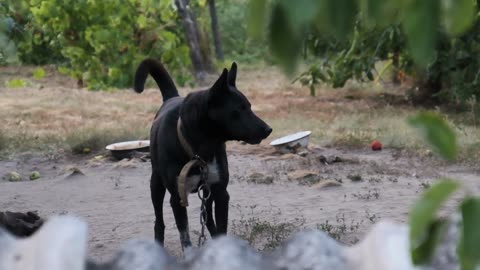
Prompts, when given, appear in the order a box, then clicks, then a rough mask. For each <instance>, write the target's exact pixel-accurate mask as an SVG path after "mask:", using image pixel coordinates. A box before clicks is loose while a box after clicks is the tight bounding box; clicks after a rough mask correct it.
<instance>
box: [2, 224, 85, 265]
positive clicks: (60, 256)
mask: <svg viewBox="0 0 480 270" xmlns="http://www.w3.org/2000/svg"><path fill="white" fill-rule="evenodd" d="M6 234H7V233H6V232H5V231H1V232H0V247H1V248H0V270H24V269H29V270H36V269H38V270H43V269H48V270H64V269H69V270H83V269H84V267H85V253H86V246H87V226H86V223H85V222H83V221H80V220H79V219H77V218H74V217H70V216H59V217H53V218H51V219H49V220H48V221H47V222H46V223H45V224H44V225H43V226H42V227H41V229H40V230H38V231H37V232H36V233H35V234H34V235H33V236H31V237H29V238H26V239H16V238H13V237H12V236H8V235H6Z"/></svg>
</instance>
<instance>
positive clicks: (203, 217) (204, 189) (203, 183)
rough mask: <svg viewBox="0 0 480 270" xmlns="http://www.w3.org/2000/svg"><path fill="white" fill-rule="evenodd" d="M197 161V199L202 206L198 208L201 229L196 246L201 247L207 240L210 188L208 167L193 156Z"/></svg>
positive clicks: (197, 157)
mask: <svg viewBox="0 0 480 270" xmlns="http://www.w3.org/2000/svg"><path fill="white" fill-rule="evenodd" d="M195 158H196V159H197V160H199V161H200V163H201V164H200V186H199V187H198V191H197V194H198V198H200V200H201V202H202V204H201V206H200V225H201V226H202V229H201V231H200V236H199V237H198V246H203V244H205V241H206V240H207V236H206V235H205V226H206V225H207V218H208V213H207V200H208V199H209V198H210V195H211V192H210V186H209V185H208V182H207V180H208V165H207V163H206V162H205V161H204V160H202V159H201V158H200V157H199V156H195Z"/></svg>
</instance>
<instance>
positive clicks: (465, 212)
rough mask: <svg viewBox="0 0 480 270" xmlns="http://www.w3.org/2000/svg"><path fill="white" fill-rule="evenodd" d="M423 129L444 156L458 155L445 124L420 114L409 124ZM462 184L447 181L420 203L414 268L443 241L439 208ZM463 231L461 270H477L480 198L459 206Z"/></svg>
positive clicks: (414, 222) (413, 232)
mask: <svg viewBox="0 0 480 270" xmlns="http://www.w3.org/2000/svg"><path fill="white" fill-rule="evenodd" d="M409 122H410V124H411V125H412V126H414V127H417V128H420V130H422V131H423V132H422V133H423V135H424V136H425V138H426V139H427V141H428V142H429V143H430V144H431V145H432V146H434V147H435V148H436V149H437V150H439V152H440V153H441V154H442V156H443V157H444V158H447V159H452V158H454V157H455V154H456V152H457V145H456V136H455V134H454V132H453V131H452V130H451V129H450V128H449V127H448V125H447V124H446V123H445V121H444V120H442V119H441V118H440V117H439V116H438V115H436V114H433V113H420V114H418V115H417V116H415V117H413V118H411V119H410V120H409ZM458 187H459V184H458V183H457V182H453V181H452V180H444V181H441V182H439V183H437V184H435V185H434V186H433V187H432V188H431V189H430V190H429V191H427V192H425V193H424V194H423V195H422V197H421V198H420V199H419V200H418V201H417V203H416V204H415V205H414V208H413V209H412V212H411V214H410V247H411V253H412V260H413V262H414V263H415V264H424V263H427V262H428V261H429V259H430V258H431V256H432V254H433V253H434V252H435V248H436V246H437V245H438V243H439V240H440V237H441V236H442V234H443V233H444V232H445V228H446V223H445V222H444V221H442V220H441V219H438V218H437V217H436V212H438V209H439V208H440V206H441V205H442V204H443V203H445V201H446V200H447V199H448V198H449V197H450V196H451V194H452V193H453V192H454V191H455V190H456V189H458ZM460 211H461V214H462V227H461V230H460V237H459V241H458V246H457V253H458V257H459V261H460V266H461V269H462V270H474V269H477V268H478V266H480V254H479V252H478V248H479V246H480V232H479V231H478V228H479V226H480V198H478V197H475V198H466V199H464V200H463V202H462V203H461V205H460Z"/></svg>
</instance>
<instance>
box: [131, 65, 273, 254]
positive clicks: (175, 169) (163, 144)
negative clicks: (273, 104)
mask: <svg viewBox="0 0 480 270" xmlns="http://www.w3.org/2000/svg"><path fill="white" fill-rule="evenodd" d="M148 74H150V75H151V76H152V77H153V78H154V80H155V81H156V83H157V85H158V87H159V88H160V91H161V93H162V97H163V105H162V106H161V108H160V110H159V111H158V112H157V115H156V116H155V120H154V121H153V124H152V128H151V132H150V152H151V162H152V177H151V182H150V190H151V197H152V202H153V207H154V210H155V217H156V220H155V239H157V240H158V241H159V242H160V243H161V244H162V245H163V242H164V234H165V224H164V221H163V208H162V207H163V199H164V197H165V191H166V190H168V192H169V193H170V194H171V198H170V205H171V207H172V209H173V214H174V216H175V222H176V224H177V228H178V231H179V232H180V241H181V244H182V248H185V247H188V246H191V241H190V236H189V230H188V218H187V209H186V207H183V206H182V205H181V202H180V201H181V200H180V196H179V193H178V183H177V177H178V176H179V173H180V171H181V170H182V168H183V167H184V166H185V164H186V163H187V162H189V161H190V160H191V154H192V152H193V154H194V155H197V156H199V157H200V158H201V159H202V160H204V161H205V162H207V163H208V168H209V176H208V183H209V186H210V190H211V196H210V197H209V199H208V200H207V203H206V209H207V221H206V226H207V229H208V231H209V232H210V235H211V236H212V237H214V236H216V235H218V234H225V233H227V224H228V203H229V199H230V196H229V194H228V192H227V185H228V181H229V175H228V162H227V154H226V151H225V142H226V141H229V140H239V141H244V142H246V143H249V144H258V143H260V142H261V141H262V140H263V139H265V138H267V137H268V135H270V133H271V132H272V129H271V128H270V127H269V126H268V125H267V124H266V123H265V122H264V121H262V120H261V119H260V118H259V117H257V116H256V115H255V114H254V113H253V112H252V110H251V105H250V103H249V102H248V100H247V98H246V97H245V96H244V95H243V94H242V93H241V92H240V91H239V90H238V89H237V88H236V87H235V79H236V74H237V65H236V64H235V63H233V64H232V67H231V68H230V72H229V71H228V70H227V69H224V70H223V72H222V74H221V75H220V77H219V78H218V80H217V81H216V82H215V84H214V85H213V86H212V87H211V88H210V89H208V90H203V91H197V92H194V93H190V94H188V95H187V97H185V98H183V97H180V96H179V95H178V91H177V88H176V87H175V84H174V82H173V80H172V78H171V77H170V75H169V74H168V72H167V71H166V69H165V68H164V67H163V65H162V64H161V63H160V62H158V61H156V60H153V59H146V60H144V61H143V62H142V63H141V64H140V65H139V67H138V69H137V71H136V74H135V86H134V87H135V91H136V92H138V93H141V92H142V91H143V87H144V84H145V80H146V78H147V76H148ZM179 119H181V121H179ZM177 125H178V130H179V132H180V133H181V134H178V132H177ZM179 135H180V136H179ZM179 137H183V138H184V139H185V141H186V143H187V144H188V145H189V146H190V148H191V149H190V152H191V153H188V151H187V150H188V149H185V143H183V144H182V142H181V141H180V139H179ZM189 154H190V155H189ZM192 174H193V175H192ZM188 176H189V177H188V183H187V185H188V188H187V189H188V191H190V192H194V191H195V190H196V189H198V184H199V183H198V182H199V179H200V177H199V171H198V170H197V171H192V173H191V174H189V175H188ZM214 202H215V221H214V219H213V212H212V205H213V203H214Z"/></svg>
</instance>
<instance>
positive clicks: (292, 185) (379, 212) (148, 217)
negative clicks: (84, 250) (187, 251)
mask: <svg viewBox="0 0 480 270" xmlns="http://www.w3.org/2000/svg"><path fill="white" fill-rule="evenodd" d="M250 74H253V73H250ZM252 76H253V75H252ZM276 76H277V75H268V76H265V77H261V78H255V80H253V81H254V82H253V83H249V82H247V78H246V76H245V75H244V76H243V77H240V78H241V82H240V85H241V86H244V88H246V89H247V90H246V93H247V96H248V97H249V98H250V99H251V100H252V103H253V105H254V110H256V111H257V112H258V113H259V114H260V115H261V116H262V117H265V118H266V119H267V120H269V121H271V122H273V123H274V124H273V126H274V128H276V129H277V131H275V133H274V134H273V135H272V136H271V137H270V138H269V139H268V140H266V141H265V142H263V143H262V144H261V145H259V146H249V145H244V144H241V143H238V142H231V143H229V144H228V157H229V168H230V179H231V180H230V185H229V188H228V190H229V192H230V196H231V210H230V211H231V212H230V227H229V230H230V233H233V234H237V235H242V233H243V230H244V228H242V226H243V225H245V224H246V223H245V222H246V220H248V219H249V218H250V217H252V216H254V217H256V218H257V219H256V220H257V221H259V222H267V223H269V224H279V223H284V224H292V226H294V227H295V226H296V227H297V228H296V229H302V228H323V229H327V230H329V231H330V233H331V234H332V235H334V236H336V237H338V238H340V240H341V241H342V242H345V243H347V244H349V243H353V242H355V241H358V239H361V238H362V235H364V234H365V233H366V232H367V231H368V228H370V227H371V225H372V224H373V223H375V222H377V221H378V220H380V219H391V220H394V221H398V222H406V221H407V220H408V212H409V209H410V207H411V206H412V204H413V203H414V201H415V199H416V198H417V197H418V196H419V194H420V193H421V192H423V191H424V190H425V189H427V188H428V187H429V186H430V185H431V184H433V183H434V182H435V179H438V178H441V177H451V178H453V179H457V180H458V181H460V182H462V183H463V190H464V191H462V192H460V194H458V195H457V196H455V197H454V198H452V199H451V200H450V201H449V203H448V204H447V206H446V207H445V209H444V212H445V213H450V212H452V211H453V209H454V207H455V206H456V202H457V201H458V199H459V198H460V196H461V194H464V193H465V192H466V191H468V192H469V193H474V194H478V193H479V191H480V181H479V180H480V179H479V178H480V177H479V175H480V169H479V168H478V167H475V166H471V165H468V163H445V162H443V161H439V160H438V159H436V158H435V157H432V156H431V154H430V153H429V152H422V151H423V150H421V151H417V152H415V151H413V152H412V151H410V150H405V149H402V148H401V147H398V146H397V147H394V148H393V147H388V145H387V147H386V148H385V149H384V150H382V151H375V152H374V151H371V150H370V149H369V148H368V144H369V142H370V141H369V140H370V139H371V136H373V135H371V134H370V133H369V135H368V136H366V137H362V136H359V137H355V140H359V139H362V138H363V139H364V140H365V141H364V142H363V143H364V146H363V147H341V146H338V144H330V143H324V141H323V140H321V139H319V137H321V136H320V135H319V134H321V135H322V136H324V137H328V136H331V135H332V134H333V133H330V132H328V130H327V129H326V130H327V131H326V132H323V133H322V130H319V129H318V126H316V125H317V124H318V123H319V122H322V123H323V124H322V125H323V126H322V127H324V126H326V125H328V124H329V123H332V122H334V121H335V119H336V118H335V117H336V116H338V114H345V115H346V114H349V113H350V114H351V113H353V114H355V110H358V108H363V109H364V110H376V111H377V114H382V113H381V112H382V111H379V110H380V109H379V108H376V107H375V106H372V103H370V102H369V101H359V100H358V99H357V98H353V99H352V98H351V97H349V98H340V99H337V98H334V97H333V96H332V95H331V94H328V93H326V94H325V95H324V96H322V97H318V98H315V99H313V98H309V97H308V94H307V93H308V90H306V89H299V88H292V86H290V85H289V84H288V83H286V82H285V81H286V80H283V81H281V82H277V81H276V80H273V79H272V78H276ZM242 78H243V79H242ZM242 80H243V83H242ZM267 82H268V83H267ZM45 83H46V84H47V86H46V88H47V89H44V88H43V87H42V90H38V89H37V87H36V86H29V87H30V88H28V87H27V88H26V89H15V90H11V89H5V88H0V95H1V96H0V97H1V98H0V99H3V101H1V102H2V105H3V106H2V107H1V108H3V109H1V108H0V116H1V117H2V121H5V123H6V124H5V125H4V127H5V126H8V127H9V129H14V127H15V126H16V125H19V124H18V123H19V122H16V121H18V119H17V115H16V114H15V113H17V111H16V110H18V111H19V110H22V109H25V110H28V109H30V110H31V109H32V107H34V105H35V102H34V101H32V100H35V99H39V98H40V97H44V98H45V97H46V96H47V97H50V98H49V99H52V100H53V101H51V102H56V101H55V99H56V97H58V99H60V100H62V99H64V100H63V101H60V102H59V103H52V104H54V105H52V107H49V106H47V105H44V104H43V105H42V106H43V107H42V108H44V110H45V111H47V112H52V110H53V109H52V108H53V106H56V107H58V106H61V104H60V103H62V104H64V103H66V102H67V101H65V99H68V97H67V95H69V96H70V97H72V96H73V97H74V98H75V100H76V103H75V104H74V103H72V104H73V105H72V106H87V104H88V105H91V106H92V107H94V108H97V107H95V106H97V105H98V104H96V103H95V102H99V103H101V102H102V100H103V101H105V100H108V101H109V104H110V105H109V107H112V108H113V109H112V113H111V115H117V116H116V117H117V118H115V119H116V120H117V121H119V120H118V119H121V116H122V114H129V115H133V116H132V117H131V118H132V119H133V120H132V121H135V113H137V116H138V114H140V115H141V116H142V117H144V118H146V117H147V116H148V118H151V117H153V114H154V108H155V107H158V104H159V100H160V97H159V94H158V92H154V91H151V92H147V93H146V94H145V95H143V96H142V95H137V96H135V97H134V98H131V99H129V97H130V96H132V97H133V94H132V93H118V94H111V95H109V94H104V93H90V92H87V91H83V90H69V91H78V92H70V93H69V94H67V95H65V96H62V95H64V94H62V93H63V92H65V91H68V90H67V89H68V87H69V86H66V87H65V88H62V89H59V88H58V87H57V86H49V85H48V80H47V81H46V82H45ZM61 83H65V82H61ZM265 85H267V86H268V87H266V86H265ZM56 87H57V88H56ZM266 88H268V89H266ZM278 89H283V90H282V92H280V93H281V94H278ZM297 90H298V92H295V91H297ZM19 91H20V92H19ZM21 91H24V92H23V93H22V92H21ZM82 91H83V92H82ZM186 91H188V89H187V90H183V92H186ZM276 91H277V92H276ZM347 92H348V91H347ZM343 93H345V92H343ZM155 95H158V96H155ZM84 96H88V99H86V101H85V98H83V97H84ZM21 97H22V98H21ZM54 97H55V98H54ZM152 97H154V98H152ZM112 99H118V100H123V101H125V103H127V105H129V104H130V103H131V104H133V103H134V102H137V103H139V104H140V105H138V106H142V107H144V109H143V111H140V112H139V111H135V108H132V107H131V106H133V105H131V104H130V105H131V106H124V107H121V108H120V107H115V106H116V105H115V104H116V103H112V102H111V100H112ZM123 101H121V102H120V101H119V102H118V103H122V104H123ZM49 102H50V101H49ZM128 102H130V103H128ZM77 103H78V104H77ZM146 104H148V105H146ZM22 106H23V107H22ZM388 106H390V105H388ZM119 108H120V109H119ZM152 108H153V109H152ZM352 108H355V110H354V109H352ZM388 108H389V107H387V110H388ZM383 109H385V108H383ZM383 109H382V110H383ZM12 110H13V111H12ZM405 110H408V109H405ZM60 111H61V110H60ZM37 113H38V111H37V112H34V113H33V114H32V115H33V116H32V118H31V119H32V120H29V119H30V118H28V117H29V116H27V117H26V118H25V115H24V114H22V117H23V118H22V119H23V121H26V122H27V123H26V125H29V124H31V125H32V126H35V130H36V132H38V133H39V134H50V133H49V132H51V133H52V134H54V133H60V134H63V133H62V132H65V130H64V129H67V128H71V127H70V125H68V123H71V121H74V122H75V121H76V122H75V123H77V124H78V125H81V124H82V123H84V122H83V121H88V119H91V118H95V119H98V118H100V117H99V116H98V115H95V116H91V118H88V117H90V116H89V115H87V113H92V115H93V114H95V110H93V112H81V113H85V115H82V117H84V118H87V119H83V118H82V117H76V115H75V113H77V114H80V112H75V111H74V110H71V111H68V113H67V112H65V111H64V114H65V115H64V116H62V114H61V113H60V114H55V115H47V114H43V115H42V118H41V119H39V120H38V121H39V123H45V121H47V122H49V121H48V119H49V118H48V117H51V118H52V119H53V118H55V121H51V122H49V123H50V124H51V125H49V126H46V127H43V126H42V125H40V124H39V125H35V124H36V123H35V121H37V120H35V119H36V118H35V117H36V116H37ZM98 113H99V114H102V113H104V112H98ZM18 114H19V115H20V112H18ZM52 114H53V112H52ZM150 114H152V115H150ZM118 115H119V116H118ZM18 117H19V116H18ZM402 117H403V116H402ZM20 118H21V117H20ZM282 119H287V120H285V121H286V122H287V124H288V125H287V126H285V123H283V124H282V121H283V120H282ZM299 119H300V120H299ZM301 119H304V120H305V121H302V120H301ZM345 119H346V118H345ZM29 121H30V122H32V123H29ZM42 121H43V122H42ZM69 121H70V122H69ZM97 121H98V120H97ZM113 121H114V120H113ZM148 121H149V120H148ZM355 121H356V120H352V122H351V123H353V122H355ZM65 123H67V125H66V124H65ZM146 123H148V122H147V121H146ZM367 124H369V123H367ZM342 128H343V127H341V126H340V127H338V129H336V130H335V132H338V133H342V130H343V131H345V129H342ZM298 129H302V130H305V129H307V130H308V129H310V130H313V131H314V135H312V141H311V143H310V146H309V149H308V151H306V152H304V153H301V155H300V154H285V155H280V154H278V153H275V152H274V151H273V148H272V147H270V146H269V145H268V143H269V142H270V141H271V140H273V139H274V138H276V137H278V136H280V135H283V134H287V133H289V132H294V131H297V130H298ZM70 131H71V130H69V132H70ZM73 131H74V130H73ZM395 132H398V133H400V130H397V131H395ZM335 134H336V133H335ZM352 134H353V133H352ZM355 134H356V133H355ZM355 134H353V135H355ZM361 134H363V133H361ZM392 134H393V132H392ZM353 135H352V136H353ZM59 136H60V135H59ZM61 136H63V135H61ZM402 136H403V137H404V138H403V139H402V140H406V141H408V140H409V139H408V137H406V136H405V135H402ZM412 140H414V139H412ZM334 141H336V142H345V143H347V142H348V141H346V139H345V138H341V139H340V140H334ZM327 142H328V141H327ZM315 143H319V144H320V145H322V146H317V145H316V144H315ZM59 151H60V150H59ZM421 153H423V154H421ZM326 161H327V162H326ZM334 161H335V162H334ZM10 171H16V172H18V173H20V174H21V175H22V177H23V178H24V179H25V178H27V179H28V175H29V174H30V172H32V171H39V172H40V174H41V178H40V179H38V180H35V181H29V180H23V181H19V182H9V181H6V180H0V209H1V210H9V211H27V210H37V211H38V212H39V214H40V216H42V217H48V216H51V215H53V214H65V213H68V214H74V215H78V216H80V217H82V218H83V219H85V220H86V221H87V222H88V225H89V254H90V256H91V257H92V258H94V259H97V260H100V261H104V260H107V259H108V258H110V256H111V255H112V254H113V252H114V250H116V249H117V248H118V247H119V245H121V244H122V243H123V242H125V241H126V240H128V239H131V238H139V237H145V238H153V222H154V214H153V208H152V206H151V202H150V192H149V177H150V163H149V161H148V160H146V161H144V160H141V159H132V160H123V161H120V162H117V161H113V160H111V159H110V158H109V156H108V153H106V152H103V151H100V152H97V153H92V154H89V155H86V156H85V155H72V154H69V153H66V152H65V149H63V152H61V153H60V154H52V152H48V153H47V152H41V151H40V152H38V151H22V152H15V153H13V154H9V155H7V156H6V157H4V158H2V159H0V177H1V176H3V175H5V174H7V173H8V172H10ZM168 198H169V196H168V195H167V196H166V198H165V202H166V203H165V205H164V207H165V210H164V213H165V223H166V236H165V246H166V248H167V250H169V252H170V253H171V254H173V255H175V256H181V249H180V244H179V235H178V232H177V230H176V227H175V224H174V219H173V214H172V211H171V209H170V206H169V204H168ZM190 204H191V206H190V207H189V208H188V214H189V220H190V231H191V236H192V238H193V239H192V240H193V242H196V240H197V234H198V231H199V229H200V225H199V222H198V216H199V208H200V202H199V200H198V199H197V198H196V195H194V194H193V195H190ZM298 220H301V222H299V221H298ZM257 247H258V246H257Z"/></svg>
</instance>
